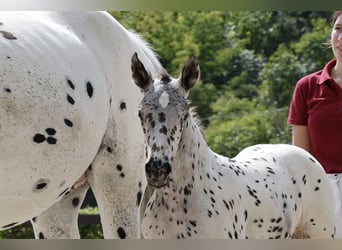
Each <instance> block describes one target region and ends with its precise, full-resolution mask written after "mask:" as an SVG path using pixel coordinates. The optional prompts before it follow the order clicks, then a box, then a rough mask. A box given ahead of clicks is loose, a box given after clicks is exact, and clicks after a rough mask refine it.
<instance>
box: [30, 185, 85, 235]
mask: <svg viewBox="0 0 342 250" xmlns="http://www.w3.org/2000/svg"><path fill="white" fill-rule="evenodd" d="M88 188H89V184H88V183H86V182H82V183H81V184H76V186H74V187H73V188H72V189H71V190H70V192H69V193H67V194H66V195H64V196H63V198H62V199H61V200H60V201H59V202H57V203H56V204H55V205H53V206H52V207H50V208H49V209H47V210H46V211H45V212H43V213H42V214H40V215H39V216H36V217H34V218H33V219H32V220H31V224H32V227H33V230H34V235H35V238H36V239H79V238H80V234H79V231H78V211H79V209H80V207H81V205H82V201H83V199H84V197H85V195H86V193H87V190H88Z"/></svg>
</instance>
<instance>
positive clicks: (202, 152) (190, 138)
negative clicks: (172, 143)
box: [175, 115, 217, 178]
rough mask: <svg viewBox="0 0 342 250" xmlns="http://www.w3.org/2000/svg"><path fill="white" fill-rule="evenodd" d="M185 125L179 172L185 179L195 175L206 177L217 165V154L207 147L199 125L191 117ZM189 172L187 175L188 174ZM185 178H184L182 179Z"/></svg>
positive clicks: (178, 161)
mask: <svg viewBox="0 0 342 250" xmlns="http://www.w3.org/2000/svg"><path fill="white" fill-rule="evenodd" d="M186 122H187V123H188V124H185V125H184V130H183V133H182V137H181V141H180V145H179V150H178V152H177V156H176V158H175V159H176V164H177V165H178V166H175V167H179V169H178V170H180V169H181V170H180V172H182V173H184V176H185V178H192V175H193V174H194V172H195V175H206V174H207V173H208V172H211V171H212V170H213V168H214V167H215V165H216V163H217V158H216V154H215V153H214V152H213V151H212V150H211V149H210V148H209V146H208V145H207V143H206V141H205V139H204V137H203V135H202V133H201V130H200V127H199V125H197V123H196V121H195V120H194V118H193V117H192V115H190V116H189V118H188V120H187V121H186ZM186 172H187V173H186ZM182 178H183V177H182Z"/></svg>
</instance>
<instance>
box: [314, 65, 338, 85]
mask: <svg viewBox="0 0 342 250" xmlns="http://www.w3.org/2000/svg"><path fill="white" fill-rule="evenodd" d="M335 64H336V59H333V60H331V61H329V62H328V63H327V64H326V65H325V66H324V68H323V70H322V73H321V76H320V79H319V82H318V84H323V83H325V82H327V81H330V80H332V79H333V78H332V77H331V75H330V71H331V69H332V68H333V67H334V66H335Z"/></svg>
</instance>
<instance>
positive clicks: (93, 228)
mask: <svg viewBox="0 0 342 250" xmlns="http://www.w3.org/2000/svg"><path fill="white" fill-rule="evenodd" d="M79 231H80V237H81V239H103V233H102V228H101V224H94V225H79ZM0 239H34V232H33V228H32V226H31V224H30V223H25V224H23V225H20V226H17V227H14V228H11V229H8V230H5V231H0Z"/></svg>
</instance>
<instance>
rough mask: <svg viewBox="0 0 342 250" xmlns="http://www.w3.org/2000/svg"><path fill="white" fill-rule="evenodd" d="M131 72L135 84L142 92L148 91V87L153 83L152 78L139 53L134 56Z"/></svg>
mask: <svg viewBox="0 0 342 250" xmlns="http://www.w3.org/2000/svg"><path fill="white" fill-rule="evenodd" d="M131 70H132V77H133V80H134V83H135V84H136V85H137V86H138V87H139V88H141V89H142V90H145V89H147V87H148V85H150V83H151V82H152V77H151V74H150V73H149V72H147V71H146V69H145V67H144V65H143V64H142V62H141V61H140V60H139V58H138V54H137V52H135V53H134V54H133V56H132V59H131Z"/></svg>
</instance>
